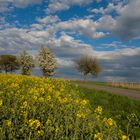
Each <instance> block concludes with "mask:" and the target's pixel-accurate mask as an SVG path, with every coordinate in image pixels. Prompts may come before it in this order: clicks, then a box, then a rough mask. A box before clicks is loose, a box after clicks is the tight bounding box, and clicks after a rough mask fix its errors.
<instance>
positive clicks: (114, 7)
mask: <svg viewBox="0 0 140 140" xmlns="http://www.w3.org/2000/svg"><path fill="white" fill-rule="evenodd" d="M124 7H125V5H124V4H123V2H118V3H117V4H115V3H109V4H108V5H107V7H106V8H104V7H100V8H99V9H97V8H95V9H91V10H89V11H90V12H91V13H94V14H102V15H105V14H110V13H111V12H114V11H115V12H116V13H118V14H119V13H120V12H121V11H123V9H124Z"/></svg>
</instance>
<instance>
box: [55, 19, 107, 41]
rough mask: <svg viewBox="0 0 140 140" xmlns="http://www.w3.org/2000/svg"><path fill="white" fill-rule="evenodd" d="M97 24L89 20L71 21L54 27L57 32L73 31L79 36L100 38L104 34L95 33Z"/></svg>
mask: <svg viewBox="0 0 140 140" xmlns="http://www.w3.org/2000/svg"><path fill="white" fill-rule="evenodd" d="M97 25H98V24H97V23H96V22H94V21H93V20H91V19H73V20H69V21H64V22H60V23H59V24H57V25H56V28H57V29H59V30H65V29H69V30H74V31H77V32H78V33H79V34H82V35H86V36H89V37H90V38H93V39H95V38H101V37H103V36H105V33H104V32H101V31H97V30H96V29H97Z"/></svg>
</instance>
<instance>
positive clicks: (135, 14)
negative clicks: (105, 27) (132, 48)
mask: <svg viewBox="0 0 140 140" xmlns="http://www.w3.org/2000/svg"><path fill="white" fill-rule="evenodd" d="M116 21H117V22H116V27H115V30H114V33H115V34H117V35H118V36H120V37H121V38H123V39H131V38H134V37H136V36H139V35H140V0H131V1H130V2H129V3H128V5H127V6H126V7H125V8H124V9H123V11H121V13H120V16H119V17H118V18H117V19H116Z"/></svg>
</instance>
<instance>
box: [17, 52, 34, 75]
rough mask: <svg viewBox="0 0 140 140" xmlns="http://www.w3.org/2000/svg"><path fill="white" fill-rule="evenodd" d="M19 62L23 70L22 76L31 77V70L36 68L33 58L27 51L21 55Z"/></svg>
mask: <svg viewBox="0 0 140 140" xmlns="http://www.w3.org/2000/svg"><path fill="white" fill-rule="evenodd" d="M18 62H19V65H20V68H21V74H23V75H30V74H31V68H33V67H34V61H33V57H32V56H31V55H29V54H28V53H27V52H26V51H25V50H24V51H23V52H22V53H21V54H20V55H19V57H18Z"/></svg>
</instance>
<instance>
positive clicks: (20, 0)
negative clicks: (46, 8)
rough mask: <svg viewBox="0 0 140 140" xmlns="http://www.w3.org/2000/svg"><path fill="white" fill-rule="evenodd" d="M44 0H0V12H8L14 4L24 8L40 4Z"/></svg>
mask: <svg viewBox="0 0 140 140" xmlns="http://www.w3.org/2000/svg"><path fill="white" fill-rule="evenodd" d="M41 1H42V0H0V12H6V11H9V10H10V9H11V7H12V6H15V7H19V8H24V7H26V6H28V5H30V4H39V3H40V2H41Z"/></svg>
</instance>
